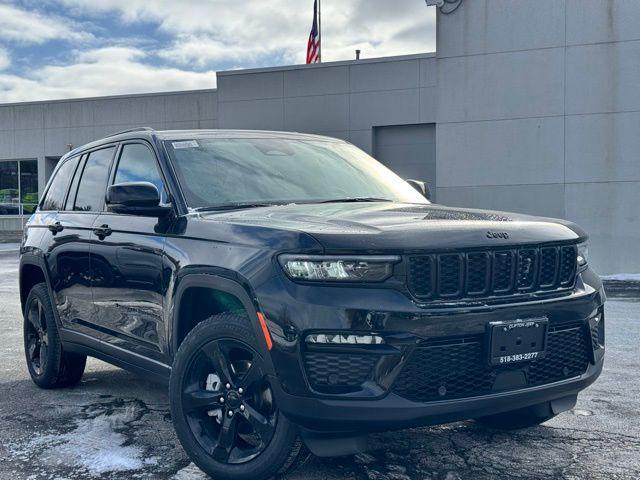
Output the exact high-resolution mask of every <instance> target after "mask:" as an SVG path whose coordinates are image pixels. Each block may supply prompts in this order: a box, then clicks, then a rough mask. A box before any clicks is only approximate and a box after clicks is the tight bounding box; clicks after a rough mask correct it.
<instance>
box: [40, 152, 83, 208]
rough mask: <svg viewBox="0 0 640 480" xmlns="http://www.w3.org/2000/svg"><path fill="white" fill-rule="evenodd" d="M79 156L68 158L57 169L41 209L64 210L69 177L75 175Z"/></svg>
mask: <svg viewBox="0 0 640 480" xmlns="http://www.w3.org/2000/svg"><path fill="white" fill-rule="evenodd" d="M78 158H79V157H75V158H71V159H69V160H66V161H65V162H64V163H63V164H62V165H60V168H58V169H57V170H56V174H55V176H54V177H53V180H52V181H51V185H50V186H49V189H48V190H47V195H46V196H45V197H44V200H43V201H42V205H41V207H40V210H44V211H52V210H62V209H63V208H64V198H65V196H66V194H67V187H68V186H69V179H70V178H71V177H72V176H73V173H74V172H75V170H76V166H77V165H78Z"/></svg>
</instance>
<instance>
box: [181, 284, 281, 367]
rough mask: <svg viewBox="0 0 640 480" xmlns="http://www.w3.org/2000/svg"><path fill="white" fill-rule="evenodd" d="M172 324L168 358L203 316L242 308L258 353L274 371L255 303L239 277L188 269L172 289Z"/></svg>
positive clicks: (205, 317) (203, 318)
mask: <svg viewBox="0 0 640 480" xmlns="http://www.w3.org/2000/svg"><path fill="white" fill-rule="evenodd" d="M175 292H176V293H175V295H174V298H175V302H174V309H173V316H172V320H173V321H172V326H171V340H170V349H171V358H174V357H175V354H176V352H177V351H178V348H179V347H180V344H181V342H182V341H183V340H184V338H185V337H186V336H187V334H188V333H189V332H190V331H191V330H192V329H193V327H195V326H196V325H197V324H198V323H200V322H201V321H202V320H206V319H207V318H208V317H210V316H211V315H212V314H216V313H222V312H232V311H239V310H244V312H245V313H246V315H247V317H248V323H249V324H250V328H251V329H252V330H253V332H254V334H255V336H256V338H257V339H258V345H259V346H260V349H261V353H262V354H263V356H264V358H265V359H266V360H267V365H268V366H269V368H270V369H271V371H273V364H272V363H271V356H270V355H269V350H268V348H267V345H266V341H265V337H264V334H263V331H262V329H261V327H260V321H259V319H258V308H257V304H256V303H255V301H254V300H253V296H252V295H251V294H250V291H248V287H246V286H244V285H242V284H241V283H239V282H238V281H235V280H232V279H230V278H226V277H222V276H220V275H219V274H213V273H191V274H187V275H185V276H184V277H182V278H181V279H180V281H179V283H178V286H177V288H176V290H175Z"/></svg>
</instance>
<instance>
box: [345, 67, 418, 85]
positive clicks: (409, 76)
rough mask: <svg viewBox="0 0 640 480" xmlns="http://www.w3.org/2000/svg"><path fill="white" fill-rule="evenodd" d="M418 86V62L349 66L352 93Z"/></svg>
mask: <svg viewBox="0 0 640 480" xmlns="http://www.w3.org/2000/svg"><path fill="white" fill-rule="evenodd" d="M419 85H420V62H419V61H418V60H404V61H397V62H379V63H361V64H358V63H355V64H353V65H352V66H351V74H350V89H351V91H352V92H370V91H377V90H402V89H408V88H417V87H418V86H419Z"/></svg>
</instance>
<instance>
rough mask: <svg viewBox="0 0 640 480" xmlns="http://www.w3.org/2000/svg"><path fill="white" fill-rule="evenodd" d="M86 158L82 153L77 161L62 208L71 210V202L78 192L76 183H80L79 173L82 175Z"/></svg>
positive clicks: (72, 202)
mask: <svg viewBox="0 0 640 480" xmlns="http://www.w3.org/2000/svg"><path fill="white" fill-rule="evenodd" d="M86 160H87V156H86V155H83V156H82V157H81V158H80V161H79V162H78V168H76V174H75V175H74V176H73V180H72V181H71V188H69V194H68V195H67V201H66V202H65V204H64V209H65V210H66V211H68V210H73V204H74V203H75V201H76V193H78V183H80V175H82V170H83V169H84V164H85V162H86Z"/></svg>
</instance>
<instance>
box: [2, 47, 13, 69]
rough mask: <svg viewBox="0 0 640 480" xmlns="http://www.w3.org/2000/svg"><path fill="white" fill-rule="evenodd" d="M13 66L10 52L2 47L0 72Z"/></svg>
mask: <svg viewBox="0 0 640 480" xmlns="http://www.w3.org/2000/svg"><path fill="white" fill-rule="evenodd" d="M9 65H11V59H10V58H9V52H7V50H6V49H4V48H2V47H0V71H1V70H4V69H5V68H7V67H8V66H9Z"/></svg>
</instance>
